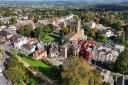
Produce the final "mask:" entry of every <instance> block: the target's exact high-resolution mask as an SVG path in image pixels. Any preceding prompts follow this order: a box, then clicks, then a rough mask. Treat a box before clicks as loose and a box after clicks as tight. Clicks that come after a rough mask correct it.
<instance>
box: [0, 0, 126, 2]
mask: <svg viewBox="0 0 128 85" xmlns="http://www.w3.org/2000/svg"><path fill="white" fill-rule="evenodd" d="M0 1H84V2H120V1H128V0H0Z"/></svg>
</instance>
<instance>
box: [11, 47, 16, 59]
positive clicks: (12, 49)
mask: <svg viewBox="0 0 128 85" xmlns="http://www.w3.org/2000/svg"><path fill="white" fill-rule="evenodd" d="M10 53H11V56H13V57H16V56H17V54H18V50H17V49H16V48H13V47H11V48H10Z"/></svg>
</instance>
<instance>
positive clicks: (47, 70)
mask: <svg viewBox="0 0 128 85" xmlns="http://www.w3.org/2000/svg"><path fill="white" fill-rule="evenodd" d="M20 56H21V58H22V59H23V60H24V61H25V62H26V63H28V64H29V65H31V66H32V67H34V68H36V69H38V70H39V71H40V72H41V73H43V74H44V75H45V76H47V77H48V78H50V79H52V76H51V66H49V65H47V64H45V63H43V62H42V61H41V60H33V59H31V58H30V57H28V56H26V55H24V54H21V55H20Z"/></svg>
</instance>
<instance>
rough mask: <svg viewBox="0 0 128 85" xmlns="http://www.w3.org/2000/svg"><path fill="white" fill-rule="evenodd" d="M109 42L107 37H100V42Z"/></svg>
mask: <svg viewBox="0 0 128 85" xmlns="http://www.w3.org/2000/svg"><path fill="white" fill-rule="evenodd" d="M106 40H107V36H105V35H100V36H99V41H101V42H103V41H106Z"/></svg>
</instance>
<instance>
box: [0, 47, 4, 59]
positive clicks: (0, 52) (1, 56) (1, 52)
mask: <svg viewBox="0 0 128 85" xmlns="http://www.w3.org/2000/svg"><path fill="white" fill-rule="evenodd" d="M3 50H4V49H3V46H2V45H0V59H2V58H3Z"/></svg>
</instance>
